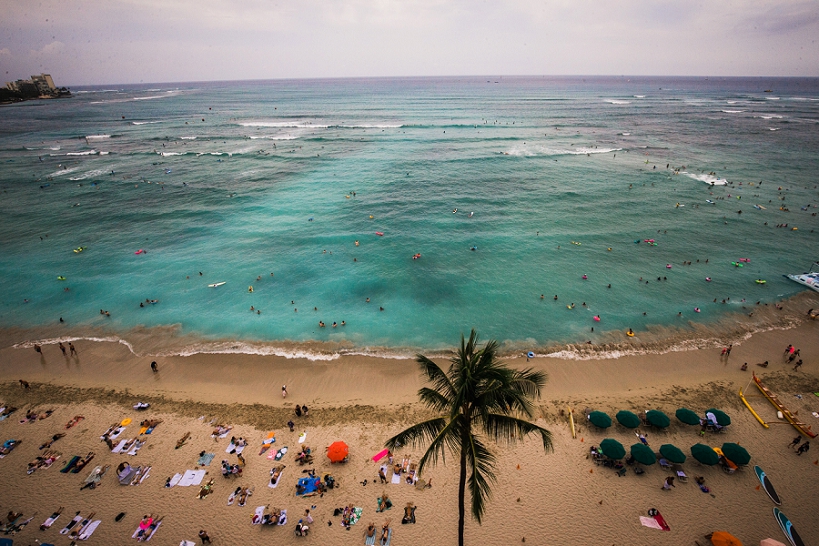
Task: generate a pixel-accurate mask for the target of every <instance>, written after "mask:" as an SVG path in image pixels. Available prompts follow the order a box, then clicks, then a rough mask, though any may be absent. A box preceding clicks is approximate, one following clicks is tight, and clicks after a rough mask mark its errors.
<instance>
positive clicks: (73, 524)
mask: <svg viewBox="0 0 819 546" xmlns="http://www.w3.org/2000/svg"><path fill="white" fill-rule="evenodd" d="M81 521H82V516H81V515H80V514H79V512H77V515H76V516H74V519H72V520H71V521H69V522H68V523H67V524H66V526H65V527H63V528H62V529H61V530H60V534H61V535H67V534H68V533H69V532H71V529H73V528H74V527H76V525H77V524H78V523H79V522H81Z"/></svg>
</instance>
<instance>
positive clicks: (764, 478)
mask: <svg viewBox="0 0 819 546" xmlns="http://www.w3.org/2000/svg"><path fill="white" fill-rule="evenodd" d="M754 472H756V476H757V477H758V478H759V481H760V483H761V484H762V488H763V489H765V492H766V493H767V494H768V496H769V497H771V500H772V501H773V502H774V504H776V505H777V506H779V505H780V504H782V501H781V500H780V498H779V495H778V494H777V493H776V490H775V489H774V486H773V484H772V483H771V480H769V479H768V475H767V474H765V471H764V470H762V469H761V468H759V467H758V466H755V467H754Z"/></svg>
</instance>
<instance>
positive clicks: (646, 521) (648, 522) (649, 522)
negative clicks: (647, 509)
mask: <svg viewBox="0 0 819 546" xmlns="http://www.w3.org/2000/svg"><path fill="white" fill-rule="evenodd" d="M640 523H641V524H643V525H644V526H645V527H651V528H652V529H660V530H661V531H662V529H663V526H662V525H660V524H659V523H658V522H657V520H656V519H654V518H652V517H650V516H640Z"/></svg>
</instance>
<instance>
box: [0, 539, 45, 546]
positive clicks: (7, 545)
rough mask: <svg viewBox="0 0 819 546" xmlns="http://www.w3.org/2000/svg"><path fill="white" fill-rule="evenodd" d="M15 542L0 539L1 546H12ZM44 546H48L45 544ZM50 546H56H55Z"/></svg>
mask: <svg viewBox="0 0 819 546" xmlns="http://www.w3.org/2000/svg"><path fill="white" fill-rule="evenodd" d="M13 544H14V542H12V540H11V539H10V538H0V546H12V545H13ZM42 546H46V545H45V544H43V545H42ZM50 546H54V545H53V544H52V545H50Z"/></svg>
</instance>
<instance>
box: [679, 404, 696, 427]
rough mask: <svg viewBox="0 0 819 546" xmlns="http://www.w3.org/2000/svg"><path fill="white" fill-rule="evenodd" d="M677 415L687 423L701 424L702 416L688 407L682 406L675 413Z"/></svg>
mask: <svg viewBox="0 0 819 546" xmlns="http://www.w3.org/2000/svg"><path fill="white" fill-rule="evenodd" d="M674 415H676V416H677V419H679V420H680V421H682V422H683V423H685V424H686V425H699V424H700V416H699V415H697V414H696V413H694V412H693V411H691V410H690V409H688V408H680V409H678V410H677V412H676V413H675V414H674Z"/></svg>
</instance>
